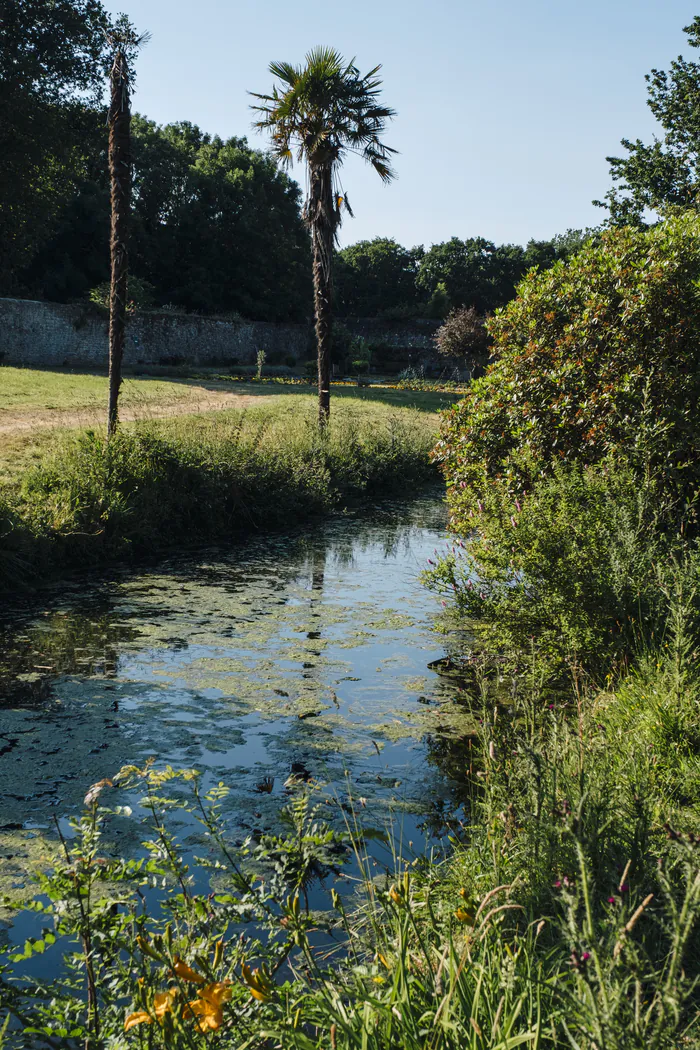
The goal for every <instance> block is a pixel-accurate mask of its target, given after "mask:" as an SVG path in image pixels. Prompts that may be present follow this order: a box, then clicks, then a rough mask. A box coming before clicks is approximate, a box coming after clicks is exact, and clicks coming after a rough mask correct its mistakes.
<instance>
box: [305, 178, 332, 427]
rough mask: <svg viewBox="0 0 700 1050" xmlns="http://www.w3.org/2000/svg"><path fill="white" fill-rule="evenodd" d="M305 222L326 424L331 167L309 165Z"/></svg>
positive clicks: (322, 420) (322, 422)
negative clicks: (311, 263)
mask: <svg viewBox="0 0 700 1050" xmlns="http://www.w3.org/2000/svg"><path fill="white" fill-rule="evenodd" d="M309 167H310V170H309V176H310V177H309V184H310V185H309V190H310V192H309V199H308V202H307V205H306V221H307V223H308V225H309V227H310V229H311V248H312V257H313V258H312V262H313V282H314V316H315V321H316V351H317V355H318V423H319V426H320V427H321V429H324V428H325V427H326V426H327V425H328V421H329V419H330V415H331V350H332V342H333V307H332V294H333V247H334V244H335V231H336V227H337V225H338V209H337V207H336V201H335V196H334V193H333V168H332V165H331V164H328V163H321V164H317V165H314V164H311V165H310V166H309Z"/></svg>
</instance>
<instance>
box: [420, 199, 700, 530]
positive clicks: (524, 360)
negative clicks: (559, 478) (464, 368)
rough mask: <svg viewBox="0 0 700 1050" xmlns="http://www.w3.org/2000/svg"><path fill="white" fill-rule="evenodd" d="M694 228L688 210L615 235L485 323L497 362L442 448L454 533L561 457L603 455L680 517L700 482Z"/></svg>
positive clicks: (698, 266) (464, 404) (530, 285)
mask: <svg viewBox="0 0 700 1050" xmlns="http://www.w3.org/2000/svg"><path fill="white" fill-rule="evenodd" d="M699 233H700V228H699V227H698V219H697V217H696V216H695V215H692V214H691V215H686V216H682V217H679V218H676V219H672V220H669V221H668V222H666V223H664V224H662V225H659V226H657V227H656V228H654V229H652V230H650V231H648V232H638V231H634V230H632V229H616V230H611V231H609V232H608V233H606V234H604V235H603V236H602V238H601V240H600V243H599V244H590V245H589V246H588V247H586V248H585V249H584V250H583V251H582V252H581V253H579V254H578V255H577V256H575V257H574V258H573V259H572V260H571V261H570V262H569V263H568V264H564V263H558V264H557V265H556V266H554V267H553V268H552V269H551V270H548V271H546V272H544V273H540V274H531V275H529V276H528V277H527V278H526V279H525V281H524V282H523V283H522V285H521V286H520V289H519V295H518V298H517V299H515V300H514V301H513V302H512V303H510V304H509V305H508V307H506V309H504V310H503V311H501V312H499V313H498V314H497V315H496V317H494V318H493V319H492V320H491V321H490V323H489V331H490V334H491V336H492V338H493V342H494V346H493V354H494V358H495V360H494V363H493V364H492V365H491V367H490V368H489V370H488V372H487V374H486V376H485V377H484V378H482V379H480V380H477V382H475V383H474V384H472V387H471V388H470V390H469V392H468V393H467V395H466V397H465V398H464V399H463V400H462V401H461V402H460V403H459V404H458V405H457V406H455V408H454V409H453V410H452V411H451V412H450V413H448V414H447V416H446V417H445V420H444V424H443V430H442V437H441V440H440V442H439V444H438V446H437V449H436V455H437V457H438V459H439V461H440V462H441V463H442V465H443V468H444V470H445V473H446V476H447V479H448V485H449V492H450V504H451V509H452V514H453V519H454V523H455V526H456V527H457V528H458V529H459V530H460V531H465V530H466V529H467V528H468V524H469V514H470V512H472V513H473V512H474V511H475V510H476V506H477V502H478V501H479V500H483V499H484V498H485V496H486V495H487V494H488V493H489V492H490V491H491V490H493V491H494V492H498V493H500V494H501V495H499V496H498V499H499V500H501V499H502V500H505V499H506V497H508V498H510V500H511V502H512V501H513V500H514V499H516V498H518V499H520V500H523V493H524V492H529V491H531V489H532V486H533V484H534V482H535V479H537V478H538V477H540V476H541V475H542V474H543V473H544V474H547V473H551V471H552V469H553V467H554V464H555V463H558V462H569V463H571V462H577V463H582V464H595V463H602V462H603V461H605V460H606V459H607V458H608V457H610V456H614V457H616V458H617V459H619V460H624V461H625V462H627V463H628V465H629V467H630V469H631V470H632V471H633V473H634V475H635V477H638V478H640V479H641V478H645V477H649V476H651V475H653V476H654V477H655V478H656V479H657V481H658V485H659V492H660V494H661V495H662V497H664V498H668V499H669V500H675V501H676V509H677V512H678V513H679V514H683V513H685V506H686V504H687V503H689V502H690V501H692V499H693V497H694V493H695V491H696V489H697V488H698V484H699V483H700V475H699V474H698V468H697V464H698V462H700V459H699V458H698V453H699V452H700V449H699V448H698V429H697V425H696V405H697V404H698V401H699V400H700V371H699V370H698V349H697V348H698V344H699V341H700V330H699V329H698V322H697V318H698V312H697V281H698V278H699V277H700V251H699V243H700V242H699V241H698V235H699Z"/></svg>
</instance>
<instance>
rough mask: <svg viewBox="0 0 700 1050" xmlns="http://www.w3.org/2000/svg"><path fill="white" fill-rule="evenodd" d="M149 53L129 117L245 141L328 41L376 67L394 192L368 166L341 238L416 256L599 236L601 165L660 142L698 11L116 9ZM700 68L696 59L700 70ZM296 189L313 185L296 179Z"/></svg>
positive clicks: (462, 2) (432, 3)
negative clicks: (183, 124)
mask: <svg viewBox="0 0 700 1050" xmlns="http://www.w3.org/2000/svg"><path fill="white" fill-rule="evenodd" d="M106 6H107V7H108V8H109V9H110V10H111V11H113V12H115V13H116V12H117V11H125V12H126V13H127V14H129V15H130V16H131V18H132V20H133V21H134V22H135V24H136V25H137V27H138V28H139V29H142V30H149V31H150V32H151V33H152V39H151V41H150V43H149V44H148V46H147V47H146V48H145V49H144V51H143V52H142V54H141V56H140V59H139V64H138V83H137V91H136V97H135V100H134V106H135V108H136V109H138V110H139V111H140V112H141V113H144V114H145V115H146V116H149V117H151V118H152V119H154V120H157V121H158V122H159V123H166V122H169V121H175V120H190V121H192V122H193V123H196V124H199V125H200V126H201V127H202V128H203V129H205V130H207V131H210V132H217V133H218V134H220V135H222V136H228V135H247V136H248V138H249V140H250V141H251V143H252V144H253V145H256V146H259V147H263V146H264V144H265V143H264V139H263V138H262V137H260V136H258V135H257V134H256V133H255V132H252V131H251V129H250V125H251V119H252V115H251V113H250V110H249V108H248V106H249V102H250V99H249V97H248V96H247V94H246V93H247V91H267V90H268V89H269V88H270V87H271V84H272V78H271V77H270V75H269V73H268V71H267V67H268V64H269V62H270V61H271V60H273V59H284V60H287V61H292V62H298V61H301V60H302V59H303V56H304V54H305V52H306V51H307V50H308V49H309V48H310V47H313V46H314V45H316V44H328V45H332V46H334V47H336V48H338V49H339V50H340V51H341V52H343V54H345V55H346V56H347V57H353V56H355V57H356V59H357V62H358V65H359V66H360V68H361V69H362V70H363V71H366V70H367V69H369V68H371V67H372V66H374V65H376V64H377V63H379V62H381V63H382V65H383V77H384V83H385V90H384V97H385V99H386V102H387V103H388V104H389V105H391V106H393V107H394V108H395V109H396V110H397V111H398V114H397V117H396V120H395V121H394V122H393V124H392V125H391V127H390V131H389V135H388V137H387V141H388V142H389V144H390V145H392V146H394V147H396V148H397V149H398V150H399V151H400V155H399V156H398V157H397V158H396V166H397V168H398V173H399V178H398V180H397V181H396V182H395V183H393V184H391V185H390V186H383V185H382V184H381V183H380V181H379V179H378V178H377V176H376V175H375V174H374V173H373V172H372V171H371V170H370V169H368V168H365V167H363V165H362V162H361V161H359V160H352V161H350V162H349V163H348V165H347V166H346V169H345V171H344V174H343V182H344V185H345V189H346V191H347V193H348V196H349V199H350V202H351V204H352V206H353V209H354V211H355V215H356V218H355V219H354V220H351V219H349V218H348V219H346V220H345V223H344V226H343V230H342V242H343V243H346V244H347V243H351V242H353V241H356V240H360V239H361V238H371V237H375V236H387V237H395V238H396V239H397V240H398V241H400V242H401V243H403V244H406V245H412V244H426V245H428V244H431V243H434V242H436V241H442V240H445V239H447V238H448V237H451V236H458V237H472V236H483V237H488V238H489V239H491V240H494V241H496V242H497V243H501V242H504V241H512V242H519V243H525V242H526V241H527V240H528V239H529V238H530V237H538V238H539V237H550V236H552V235H554V234H556V233H559V232H563V231H564V230H566V229H567V228H569V227H574V228H577V227H581V226H587V225H594V224H597V223H598V222H600V220H601V215H602V213H601V211H600V210H599V209H597V208H594V207H593V205H592V204H591V201H592V199H593V198H595V197H602V196H603V195H604V193H605V191H606V190H607V189H608V187H609V185H610V180H609V175H608V166H607V164H606V162H605V157H606V155H609V154H611V153H615V152H619V141H620V138H622V137H623V136H625V137H627V138H637V137H640V138H642V139H645V140H649V139H651V137H652V135H653V133H654V129H655V126H656V125H655V122H654V120H653V118H652V116H651V113H650V112H649V111H648V109H647V107H646V103H645V100H646V92H645V83H644V74H645V73H647V72H648V71H649V70H650V69H651V68H652V67H657V68H668V65H669V63H670V61H671V59H673V58H674V57H676V56H677V55H678V54H679V53H680V52H684V53H685V54H686V55H687V54H688V52H691V54H693V52H692V49H689V48H687V47H686V46H685V44H686V38H685V35H684V34H683V31H682V29H683V26H685V25H687V24H688V23H689V22H690V21H691V20H692V18H693V16H694V15H695V14H700V2H699V0H696V2H695V3H693V2H690V0H688V2H686V0H584V2H581V0H529V2H523V0H352V2H350V3H332V2H329V0H323V2H321V0H297V2H296V3H295V4H291V3H283V2H282V0H266V2H265V3H264V4H262V3H256V2H254V0H197V2H196V3H192V0H115V2H111V0H108V2H107V5H106ZM697 57H698V58H699V59H700V56H697ZM293 174H294V175H295V177H297V178H298V179H300V181H301V180H302V176H303V173H302V172H301V171H300V170H299V169H298V168H297V169H295V171H294V172H293Z"/></svg>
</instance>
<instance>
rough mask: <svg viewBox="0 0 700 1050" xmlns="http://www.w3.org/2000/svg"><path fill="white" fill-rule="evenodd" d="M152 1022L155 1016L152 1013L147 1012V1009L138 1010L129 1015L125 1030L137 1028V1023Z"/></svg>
mask: <svg viewBox="0 0 700 1050" xmlns="http://www.w3.org/2000/svg"><path fill="white" fill-rule="evenodd" d="M152 1022H153V1018H152V1017H151V1015H150V1014H148V1013H146V1011H145V1010H137V1011H136V1012H135V1013H133V1014H129V1016H128V1017H127V1019H126V1021H125V1022H124V1031H125V1032H128V1031H129V1029H130V1028H135V1027H136V1025H137V1024H151V1023H152Z"/></svg>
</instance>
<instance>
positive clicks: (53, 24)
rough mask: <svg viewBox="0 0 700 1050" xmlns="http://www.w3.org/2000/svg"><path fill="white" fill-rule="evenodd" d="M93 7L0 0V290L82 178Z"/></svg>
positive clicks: (99, 71)
mask: <svg viewBox="0 0 700 1050" xmlns="http://www.w3.org/2000/svg"><path fill="white" fill-rule="evenodd" d="M107 26H108V17H107V14H106V12H105V10H104V8H103V6H102V4H101V3H100V2H99V0H0V200H2V208H0V243H2V252H0V289H1V290H2V291H4V292H5V294H7V293H12V292H13V291H17V290H19V288H20V287H21V281H20V279H19V274H20V273H21V271H22V269H23V268H24V266H26V265H27V264H28V263H29V262H30V261H31V259H32V257H33V256H34V255H35V254H36V252H37V251H38V250H39V248H40V246H41V245H42V243H43V240H44V231H45V230H47V229H51V227H52V225H53V223H54V222H55V220H56V218H57V216H58V214H59V213H60V211H61V209H62V207H63V206H64V204H65V201H66V200H67V199H69V198H70V197H71V196H72V195H73V194H74V193H75V190H76V187H77V185H78V184H79V182H80V181H81V179H83V178H84V177H85V175H86V160H85V156H84V153H83V148H82V143H83V140H84V137H85V136H86V135H87V134H89V133H90V131H91V130H92V117H93V113H92V112H90V110H91V108H92V107H94V106H95V104H96V102H97V99H98V97H99V95H100V93H101V89H102V80H103V73H104V69H103V59H104V54H105V47H106V40H105V35H104V31H105V29H106V28H107Z"/></svg>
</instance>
